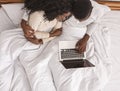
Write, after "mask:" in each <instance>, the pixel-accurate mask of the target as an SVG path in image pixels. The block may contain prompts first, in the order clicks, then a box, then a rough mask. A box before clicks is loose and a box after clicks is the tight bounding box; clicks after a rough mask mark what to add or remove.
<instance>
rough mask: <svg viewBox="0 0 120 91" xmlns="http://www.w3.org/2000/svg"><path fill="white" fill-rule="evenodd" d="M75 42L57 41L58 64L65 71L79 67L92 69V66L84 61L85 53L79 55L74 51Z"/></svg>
mask: <svg viewBox="0 0 120 91" xmlns="http://www.w3.org/2000/svg"><path fill="white" fill-rule="evenodd" d="M76 43H77V41H76V40H75V41H59V58H60V62H61V63H62V64H63V66H64V67H65V68H67V69H69V68H80V67H93V66H94V65H93V64H92V63H90V62H89V61H88V60H86V53H85V52H84V53H81V54H80V53H79V52H78V51H77V50H76V49H75V45H76Z"/></svg>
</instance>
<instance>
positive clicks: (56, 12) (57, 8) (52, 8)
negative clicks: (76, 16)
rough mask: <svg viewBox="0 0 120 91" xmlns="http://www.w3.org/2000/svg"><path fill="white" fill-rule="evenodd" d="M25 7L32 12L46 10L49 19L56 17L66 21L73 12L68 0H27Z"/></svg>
mask: <svg viewBox="0 0 120 91" xmlns="http://www.w3.org/2000/svg"><path fill="white" fill-rule="evenodd" d="M25 8H26V9H27V10H29V11H30V13H33V12H35V11H44V12H45V14H44V17H45V18H46V19H48V20H49V21H51V20H53V19H55V18H56V19H58V20H59V21H64V20H65V19H66V17H68V16H69V15H70V14H71V13H70V11H71V4H70V3H69V2H68V1H67V0H25Z"/></svg>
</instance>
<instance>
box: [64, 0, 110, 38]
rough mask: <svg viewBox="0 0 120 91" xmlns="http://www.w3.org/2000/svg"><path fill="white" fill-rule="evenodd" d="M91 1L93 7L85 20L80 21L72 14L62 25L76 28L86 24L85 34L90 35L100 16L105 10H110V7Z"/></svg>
mask: <svg viewBox="0 0 120 91" xmlns="http://www.w3.org/2000/svg"><path fill="white" fill-rule="evenodd" d="M91 3H92V6H93V9H92V12H91V15H90V17H89V18H88V19H87V20H85V21H82V22H80V21H79V20H77V19H76V18H75V17H74V16H72V17H71V18H70V19H69V20H67V21H65V23H64V24H63V26H64V27H77V28H81V27H86V26H87V34H88V35H90V36H91V35H92V33H93V32H94V31H95V29H96V27H97V25H98V22H99V21H100V19H101V17H102V16H103V15H104V14H105V13H106V12H108V11H110V8H108V7H107V6H104V5H100V4H98V3H97V2H95V1H93V0H91Z"/></svg>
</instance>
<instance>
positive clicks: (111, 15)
mask: <svg viewBox="0 0 120 91" xmlns="http://www.w3.org/2000/svg"><path fill="white" fill-rule="evenodd" d="M22 2H23V1H21V0H0V3H1V8H0V32H2V31H4V30H8V31H9V29H14V28H16V27H20V25H19V24H20V20H21V17H22V15H23V12H24V10H22V9H21V7H23V4H22ZM98 2H99V3H101V4H105V5H108V6H109V7H110V8H111V9H112V11H110V12H108V13H107V14H106V15H104V16H103V18H102V22H103V24H105V25H106V26H107V27H109V29H110V30H109V31H110V37H111V51H110V52H111V57H112V66H113V67H112V68H113V69H112V75H111V77H110V80H109V82H108V83H107V85H106V86H105V87H104V89H103V90H102V91H119V90H120V87H119V86H120V78H119V77H120V67H119V65H120V56H119V54H120V47H119V46H120V43H119V41H120V35H119V34H120V30H119V29H120V11H119V10H120V2H109V1H98ZM3 3H6V4H3ZM8 3H11V4H8ZM13 3H14V4H13ZM12 9H15V10H14V12H11V10H12ZM17 14H18V15H17ZM13 16H14V18H13ZM14 69H15V72H14V74H15V75H14V77H13V81H12V83H11V91H31V87H30V84H29V82H28V79H27V76H26V74H25V69H24V68H23V66H22V65H21V63H20V62H19V61H16V62H15V65H14Z"/></svg>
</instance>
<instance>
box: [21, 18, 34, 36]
mask: <svg viewBox="0 0 120 91" xmlns="http://www.w3.org/2000/svg"><path fill="white" fill-rule="evenodd" d="M21 27H22V29H23V32H24V35H25V36H26V37H31V38H32V37H33V35H34V30H33V29H32V28H31V27H30V26H29V25H28V24H27V21H25V20H22V22H21Z"/></svg>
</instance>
